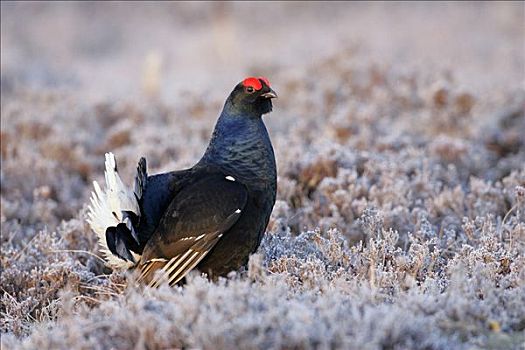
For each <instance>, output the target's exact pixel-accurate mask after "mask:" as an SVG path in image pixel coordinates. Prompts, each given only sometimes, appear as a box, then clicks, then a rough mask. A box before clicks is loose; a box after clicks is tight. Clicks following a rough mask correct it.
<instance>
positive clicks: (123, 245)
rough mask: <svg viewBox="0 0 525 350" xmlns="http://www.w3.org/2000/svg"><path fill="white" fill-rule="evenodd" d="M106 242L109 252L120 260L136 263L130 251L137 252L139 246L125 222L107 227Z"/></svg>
mask: <svg viewBox="0 0 525 350" xmlns="http://www.w3.org/2000/svg"><path fill="white" fill-rule="evenodd" d="M106 242H107V245H108V248H109V250H110V252H111V253H113V254H114V255H116V256H118V257H119V258H121V259H122V260H126V261H131V262H133V263H136V261H135V258H134V257H133V255H132V254H131V252H132V251H133V252H135V253H139V250H140V248H139V245H138V244H137V242H136V241H135V239H134V238H133V236H132V234H131V231H130V230H129V228H128V227H127V226H126V224H125V223H120V224H118V225H117V226H116V227H115V226H112V227H108V228H107V230H106Z"/></svg>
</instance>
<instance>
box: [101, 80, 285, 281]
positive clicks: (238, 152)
mask: <svg viewBox="0 0 525 350" xmlns="http://www.w3.org/2000/svg"><path fill="white" fill-rule="evenodd" d="M274 97H276V94H275V92H274V91H273V90H272V89H271V88H270V85H269V82H268V80H267V79H265V78H247V79H245V80H244V81H243V82H241V83H239V84H238V85H237V86H236V87H235V88H234V90H233V91H232V93H231V94H230V96H229V97H228V99H227V100H226V103H225V105H224V108H223V111H222V113H221V115H220V117H219V119H218V121H217V124H216V126H215V129H214V132H213V135H212V138H211V140H210V143H209V145H208V148H207V149H206V152H205V154H204V155H203V157H202V158H201V160H200V161H199V162H198V163H197V164H196V165H195V166H194V167H192V168H190V169H186V170H181V171H174V172H169V173H165V174H158V175H153V176H148V175H147V172H146V161H145V159H141V161H140V162H139V166H138V169H137V177H136V180H135V191H134V193H135V195H136V196H137V201H138V203H139V206H140V211H141V213H140V218H139V219H138V222H137V223H136V225H135V226H134V227H133V228H134V229H135V231H136V238H137V240H134V239H131V238H130V236H131V230H130V232H128V233H127V236H126V232H125V230H124V231H122V230H120V231H119V228H118V227H117V228H116V229H111V230H110V232H109V234H108V232H106V237H107V239H108V242H107V243H108V247H109V249H110V250H111V251H112V253H114V254H115V255H118V256H119V257H120V258H122V259H125V260H130V258H131V259H132V257H131V255H130V254H126V252H125V251H123V245H124V246H125V247H126V249H128V250H130V251H134V252H136V253H138V254H141V258H140V261H139V263H138V267H139V268H140V269H141V272H142V275H141V279H142V280H144V281H146V282H148V283H150V285H157V284H158V283H160V282H161V281H162V280H163V279H165V280H166V281H168V282H170V283H171V284H173V283H177V282H178V281H180V280H181V279H182V278H183V277H184V275H185V274H186V273H187V272H188V271H190V270H191V269H193V268H195V267H196V268H198V269H199V270H200V271H202V272H205V273H207V274H209V275H210V276H213V277H215V276H221V275H225V274H227V273H228V272H230V271H232V270H237V269H238V268H240V267H241V266H243V265H245V264H246V263H247V261H248V258H249V255H250V254H251V253H253V252H254V251H255V250H256V249H257V248H258V246H259V244H260V242H261V239H262V236H263V233H264V230H265V229H266V226H267V224H268V220H269V218H270V214H271V211H272V208H273V205H274V203H275V196H276V189H277V172H276V165H275V158H274V152H273V148H272V144H271V142H270V138H269V136H268V132H267V130H266V127H265V125H264V123H263V121H262V115H263V114H266V113H269V112H270V111H271V110H272V102H271V99H272V98H274ZM125 227H126V226H123V227H122V228H125ZM108 230H109V228H108ZM119 235H120V236H121V237H120V236H119ZM124 236H126V237H124ZM115 237H117V238H115ZM118 237H120V238H118ZM110 239H111V240H112V241H111V242H110ZM110 243H111V244H110ZM124 250H125V249H124ZM159 269H162V271H161V272H159V273H155V272H156V271H157V270H159Z"/></svg>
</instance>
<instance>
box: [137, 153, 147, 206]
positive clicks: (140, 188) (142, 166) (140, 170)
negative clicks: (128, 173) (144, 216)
mask: <svg viewBox="0 0 525 350" xmlns="http://www.w3.org/2000/svg"><path fill="white" fill-rule="evenodd" d="M147 179H148V166H147V164H146V158H144V157H142V158H140V160H139V164H138V165H137V175H136V176H135V189H134V192H135V196H136V197H137V201H138V202H139V203H141V201H142V194H143V193H144V188H145V187H146V180H147Z"/></svg>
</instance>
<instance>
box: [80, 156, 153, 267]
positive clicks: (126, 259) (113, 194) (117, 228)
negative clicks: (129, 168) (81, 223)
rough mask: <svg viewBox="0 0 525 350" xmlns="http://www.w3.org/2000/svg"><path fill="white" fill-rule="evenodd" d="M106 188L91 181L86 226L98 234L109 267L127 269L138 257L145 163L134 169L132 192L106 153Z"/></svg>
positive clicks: (113, 161)
mask: <svg viewBox="0 0 525 350" xmlns="http://www.w3.org/2000/svg"><path fill="white" fill-rule="evenodd" d="M105 166H106V171H105V179H106V186H105V188H104V190H102V188H101V187H100V185H99V184H98V183H97V182H96V181H94V182H93V186H94V188H95V190H94V192H92V193H91V205H89V207H88V219H87V221H88V223H89V225H90V226H91V229H92V230H93V231H94V232H95V233H96V234H97V236H98V239H99V244H100V247H101V251H102V252H103V254H104V255H105V257H106V260H107V262H108V265H110V266H112V267H114V268H125V267H126V268H129V267H131V266H133V265H135V263H136V261H138V258H139V255H138V253H139V251H140V250H139V247H140V242H139V239H138V235H137V233H136V229H137V225H138V223H139V220H140V215H141V212H140V203H139V202H140V200H141V198H142V191H143V189H144V186H145V184H146V180H147V173H146V160H145V159H144V158H142V159H141V160H140V162H139V167H138V168H137V170H138V172H137V176H136V178H135V186H134V187H135V188H134V190H132V189H130V188H128V187H127V186H126V185H124V183H123V182H122V180H121V179H120V176H119V174H118V169H117V162H116V160H115V156H114V155H113V153H106V162H105Z"/></svg>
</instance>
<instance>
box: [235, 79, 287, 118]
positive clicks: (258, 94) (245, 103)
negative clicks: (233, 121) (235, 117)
mask: <svg viewBox="0 0 525 350" xmlns="http://www.w3.org/2000/svg"><path fill="white" fill-rule="evenodd" d="M276 97H277V94H276V93H275V91H273V90H272V88H271V87H270V82H269V81H268V79H266V78H265V77H248V78H246V79H244V80H243V81H241V82H240V83H239V84H237V86H235V88H234V89H233V91H232V92H231V94H230V96H229V97H228V100H227V102H226V104H227V105H229V106H228V107H229V109H230V112H234V113H235V114H239V115H246V116H254V117H260V116H261V115H263V114H266V113H270V112H271V111H272V98H276Z"/></svg>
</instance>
